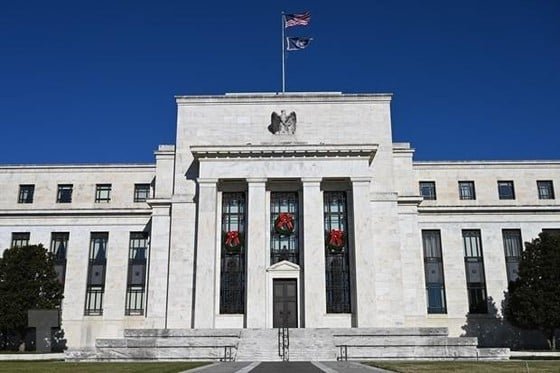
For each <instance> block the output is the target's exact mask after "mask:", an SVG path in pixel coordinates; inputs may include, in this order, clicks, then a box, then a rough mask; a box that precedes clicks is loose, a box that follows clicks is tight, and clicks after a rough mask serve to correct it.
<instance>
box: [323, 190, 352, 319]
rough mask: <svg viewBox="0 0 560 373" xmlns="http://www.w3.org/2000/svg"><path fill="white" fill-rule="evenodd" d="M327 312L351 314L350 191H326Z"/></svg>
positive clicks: (324, 196) (324, 210)
mask: <svg viewBox="0 0 560 373" xmlns="http://www.w3.org/2000/svg"><path fill="white" fill-rule="evenodd" d="M323 202H324V205H323V206H324V208H323V214H324V219H323V220H324V224H325V245H326V247H325V279H326V295H327V313H350V312H351V303H350V260H349V247H348V207H347V203H346V192H324V193H323Z"/></svg>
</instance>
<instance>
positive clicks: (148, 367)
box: [0, 361, 208, 373]
mask: <svg viewBox="0 0 560 373" xmlns="http://www.w3.org/2000/svg"><path fill="white" fill-rule="evenodd" d="M207 364H208V363H206V362H172V363H163V362H145V363H65V362H64V361H0V372H2V373H4V372H10V373H14V372H34V373H86V372H87V373H106V372H111V373H113V372H115V373H151V372H156V373H176V372H181V371H184V370H188V369H193V368H196V367H199V366H202V365H207Z"/></svg>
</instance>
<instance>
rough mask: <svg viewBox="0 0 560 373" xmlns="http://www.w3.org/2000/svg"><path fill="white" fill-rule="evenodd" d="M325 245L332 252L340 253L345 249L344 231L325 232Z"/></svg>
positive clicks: (332, 230)
mask: <svg viewBox="0 0 560 373" xmlns="http://www.w3.org/2000/svg"><path fill="white" fill-rule="evenodd" d="M325 245H326V247H327V250H329V251H330V252H333V253H334V252H336V253H340V252H342V250H343V249H344V231H343V230H342V229H331V230H330V231H326V232H325Z"/></svg>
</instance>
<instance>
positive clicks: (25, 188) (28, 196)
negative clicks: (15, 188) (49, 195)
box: [18, 185, 35, 203]
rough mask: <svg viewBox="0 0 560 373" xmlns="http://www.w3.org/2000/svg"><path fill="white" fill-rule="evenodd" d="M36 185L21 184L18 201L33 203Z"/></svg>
mask: <svg viewBox="0 0 560 373" xmlns="http://www.w3.org/2000/svg"><path fill="white" fill-rule="evenodd" d="M34 193H35V185H20V186H19V196H18V203H33V195H34Z"/></svg>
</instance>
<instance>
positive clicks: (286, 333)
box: [278, 328, 290, 361]
mask: <svg viewBox="0 0 560 373" xmlns="http://www.w3.org/2000/svg"><path fill="white" fill-rule="evenodd" d="M278 356H280V357H281V358H282V361H289V360H290V329H288V328H278Z"/></svg>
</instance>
